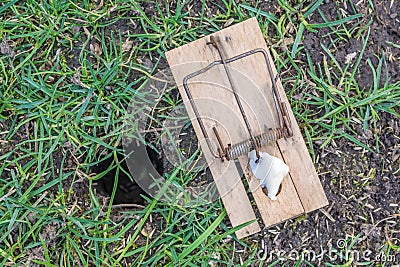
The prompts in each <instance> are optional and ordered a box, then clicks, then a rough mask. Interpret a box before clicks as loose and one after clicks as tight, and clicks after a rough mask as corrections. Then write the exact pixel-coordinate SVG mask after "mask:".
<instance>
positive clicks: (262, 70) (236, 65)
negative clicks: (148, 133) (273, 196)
mask: <svg viewBox="0 0 400 267" xmlns="http://www.w3.org/2000/svg"><path fill="white" fill-rule="evenodd" d="M212 35H213V36H214V37H215V38H217V39H218V41H219V45H220V46H221V47H223V49H224V52H225V54H226V55H225V56H226V58H232V57H234V56H237V55H239V54H242V53H245V52H247V51H250V50H253V49H257V48H263V49H265V50H267V51H268V47H267V45H266V43H265V41H264V38H263V35H262V33H261V30H260V28H259V26H258V23H257V20H256V19H255V18H252V19H249V20H246V21H244V22H242V23H239V24H236V25H233V26H231V27H229V28H226V29H223V30H221V31H218V32H216V33H214V34H212ZM209 42H210V37H209V36H206V37H203V38H201V39H198V40H196V41H194V42H191V43H189V44H187V45H183V46H181V47H179V48H176V49H174V50H171V51H169V52H167V53H166V57H167V60H168V63H169V65H170V67H171V70H172V73H173V75H174V78H175V81H176V83H177V85H178V88H179V91H180V94H181V96H182V98H183V100H184V103H185V106H186V109H187V111H188V114H189V117H190V119H191V121H192V124H193V127H194V129H195V132H196V135H197V137H198V139H199V141H200V146H201V148H202V151H203V153H204V156H205V158H206V160H207V163H208V166H209V168H210V171H211V173H212V175H213V178H214V181H215V183H216V186H217V188H218V191H219V193H220V195H221V198H222V201H223V203H224V206H225V208H226V210H227V213H228V215H229V218H230V221H231V224H232V226H233V227H235V226H238V225H240V224H243V223H246V222H249V221H253V220H254V222H253V223H251V224H249V225H247V226H246V227H244V228H242V229H240V230H238V231H237V232H236V235H237V236H238V238H243V237H245V236H248V235H251V234H254V233H257V232H259V231H260V226H259V224H258V222H257V220H256V215H255V213H254V210H253V207H252V204H251V202H250V200H249V198H248V195H247V193H246V189H245V185H244V184H243V182H242V180H241V175H240V171H239V170H238V167H237V166H236V164H235V161H234V160H229V161H228V160H224V161H222V160H221V159H219V158H215V157H214V155H212V153H211V151H210V149H209V147H208V146H207V145H206V143H205V142H204V135H203V134H202V131H201V129H200V125H199V123H198V121H197V120H196V116H195V114H194V111H193V108H192V106H191V105H190V103H189V101H188V97H187V94H186V93H185V90H184V87H183V85H182V83H183V79H184V77H185V76H187V75H188V74H190V73H193V72H196V71H198V70H199V69H202V68H204V67H206V66H207V65H209V64H210V63H212V62H214V61H218V60H220V55H219V54H218V51H216V50H215V49H213V48H212V47H211V46H210V44H208V43H209ZM268 56H269V57H270V55H269V54H268ZM270 62H273V61H272V58H271V57H270ZM229 68H230V69H231V73H233V74H232V78H233V81H234V83H235V85H236V87H237V91H238V95H239V96H240V98H241V100H242V102H243V106H244V111H245V113H246V115H247V116H248V118H249V122H250V124H251V126H252V130H253V132H254V134H255V135H259V134H262V133H263V132H265V131H266V130H268V129H270V128H275V127H279V125H278V122H279V120H278V118H277V114H276V110H275V106H274V105H275V103H274V96H273V93H272V90H271V88H272V82H271V77H270V76H269V73H268V71H266V70H267V66H266V62H265V60H264V59H263V57H262V56H260V55H251V56H248V57H246V58H243V59H241V60H237V61H234V62H232V63H229ZM272 69H273V77H274V78H275V79H276V81H277V89H278V91H279V94H280V96H281V98H282V101H284V102H285V103H286V107H287V109H288V114H289V117H290V121H291V127H292V130H293V136H292V137H290V138H281V139H279V140H278V141H276V142H273V143H269V144H268V145H266V146H264V147H262V148H261V151H265V152H268V153H269V154H271V155H274V156H276V157H280V158H282V159H283V160H284V162H285V163H286V164H287V165H288V166H289V168H290V172H289V175H287V176H286V177H285V178H284V180H283V182H282V188H281V192H280V193H279V195H278V199H277V200H276V201H272V200H270V199H269V198H268V197H267V196H266V195H265V193H264V192H263V191H262V189H261V187H260V182H259V180H258V179H256V178H255V177H254V176H253V174H252V172H251V170H250V169H249V167H248V157H247V154H246V155H244V156H241V157H239V158H238V162H239V164H240V166H241V168H242V170H243V171H244V174H245V177H246V179H247V182H248V185H246V186H248V188H249V189H250V191H251V192H252V195H253V197H254V200H255V204H256V207H254V208H256V209H258V211H259V213H260V215H261V218H262V220H263V223H264V226H265V227H270V226H272V225H274V224H277V223H279V222H282V221H284V220H287V219H290V218H293V217H296V216H299V215H301V214H304V213H307V212H310V211H312V210H316V209H319V208H321V207H323V206H326V205H327V204H328V200H327V198H326V196H325V192H324V190H323V188H322V186H321V183H320V180H319V178H318V175H317V173H316V170H315V168H314V165H313V162H312V160H311V157H310V155H309V153H308V150H307V147H306V144H305V142H304V140H303V138H302V135H301V132H300V129H299V127H298V125H297V123H296V120H295V117H294V115H293V112H292V110H291V109H290V104H289V102H288V100H287V97H286V94H285V92H284V90H283V87H282V84H281V82H280V81H279V79H278V76H277V72H276V69H275V67H274V66H273V64H272ZM189 88H190V92H191V94H192V97H193V99H194V102H195V103H196V106H197V108H198V111H199V114H200V117H201V119H202V121H203V123H204V126H205V128H206V131H207V133H208V136H209V138H210V139H211V142H212V143H213V144H214V146H215V148H217V147H218V140H217V138H216V137H215V134H214V133H213V130H212V128H213V127H215V128H216V129H218V132H219V133H220V136H221V140H222V142H223V143H224V144H237V143H239V142H242V141H244V140H248V139H249V133H248V131H247V130H246V126H245V123H244V121H243V119H242V117H241V112H240V110H239V107H238V106H237V103H236V102H235V97H234V95H233V93H232V90H231V88H230V83H229V80H228V78H227V74H226V72H225V70H224V69H223V66H222V65H219V66H216V67H213V68H211V69H210V70H208V71H207V72H204V73H202V74H201V75H198V76H196V77H194V78H193V79H191V81H190V83H189ZM236 162H237V161H236ZM239 169H240V168H239Z"/></svg>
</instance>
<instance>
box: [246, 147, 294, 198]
mask: <svg viewBox="0 0 400 267" xmlns="http://www.w3.org/2000/svg"><path fill="white" fill-rule="evenodd" d="M248 157H249V159H250V162H249V164H250V168H251V171H252V172H253V174H254V176H255V177H256V178H257V179H259V180H260V183H261V187H262V188H265V187H266V188H267V190H268V197H269V198H270V199H271V200H276V199H277V198H276V194H278V190H279V186H280V185H281V183H282V180H283V178H284V177H285V176H286V175H287V174H288V172H289V167H288V166H287V165H286V164H285V163H284V162H283V161H282V160H281V159H280V158H277V157H274V156H271V155H270V154H268V153H266V152H260V159H259V160H258V161H257V156H256V151H255V150H252V151H250V152H249V154H248Z"/></svg>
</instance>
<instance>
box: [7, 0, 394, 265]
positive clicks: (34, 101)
mask: <svg viewBox="0 0 400 267" xmlns="http://www.w3.org/2000/svg"><path fill="white" fill-rule="evenodd" d="M250 17H256V18H257V20H258V22H259V25H260V27H261V29H262V31H263V34H264V37H265V40H266V42H267V44H268V45H269V46H270V52H271V54H272V56H273V58H274V63H275V65H276V66H277V69H278V72H280V74H281V79H282V82H283V85H284V88H285V90H286V93H287V95H288V98H289V99H290V101H291V105H292V109H293V111H294V113H295V115H296V118H297V121H298V123H299V125H300V128H301V130H302V132H303V135H304V138H305V140H306V142H307V146H308V149H309V151H310V154H311V155H312V157H313V160H314V162H315V166H316V168H317V171H318V173H319V174H320V179H321V181H322V184H323V187H324V189H325V191H326V193H327V196H328V200H329V203H330V205H329V206H327V207H326V208H325V209H323V210H320V211H315V212H312V213H310V214H308V215H306V216H301V217H299V218H296V219H293V220H289V221H286V222H284V223H281V224H279V225H276V226H274V227H272V228H269V229H264V230H263V231H262V232H261V233H260V234H258V235H254V236H252V237H249V238H245V239H243V240H238V239H237V238H236V237H235V236H234V234H233V231H232V229H231V227H230V224H229V220H228V218H227V215H226V212H225V210H224V208H223V205H222V203H221V201H219V200H218V201H215V202H214V203H210V204H209V205H202V206H197V207H180V206H178V205H172V204H168V203H163V202H158V201H156V200H153V199H152V198H147V199H146V201H144V203H142V204H139V205H121V204H118V205H112V204H113V203H114V204H115V203H123V202H126V200H125V199H121V194H120V193H118V190H117V187H114V181H115V179H114V178H115V176H117V177H120V180H125V181H126V180H127V179H128V180H129V173H127V172H126V170H125V169H126V168H124V164H123V160H121V158H120V159H118V155H117V154H118V152H121V147H120V146H121V136H122V133H123V131H124V129H123V116H124V114H125V113H126V109H127V106H128V105H129V103H130V102H131V101H132V100H135V101H140V100H141V99H143V95H142V94H143V92H142V91H141V89H143V88H144V85H145V83H146V81H147V80H148V79H149V77H151V75H153V74H154V73H157V72H158V71H159V70H163V69H165V68H166V67H167V66H168V65H167V63H166V60H165V56H164V53H165V52H166V51H168V50H170V49H173V48H175V47H178V46H180V45H183V44H185V43H188V42H190V41H193V40H196V39H197V38H199V37H201V36H204V35H207V34H210V33H212V32H215V31H218V30H220V29H221V28H223V27H227V26H229V25H230V24H234V23H237V22H241V21H243V20H245V19H247V18H250ZM0 33H1V37H0V38H1V43H0V162H1V165H0V203H1V205H0V233H1V234H0V262H1V264H0V265H1V266H236V265H238V266H239V265H241V266H250V265H253V266H320V265H322V266H355V265H363V266H395V265H396V264H399V263H400V234H399V231H400V229H399V216H400V215H399V214H400V206H399V203H400V189H399V177H400V166H399V161H400V125H399V124H400V120H399V116H400V115H399V112H400V42H399V40H400V4H399V2H398V1H396V0H388V1H383V0H381V1H379V0H359V1H350V0H346V1H345V0H338V1H322V0H318V1H313V2H309V1H302V0H290V1H285V0H279V1H268V2H267V1H265V2H264V1H231V0H220V1H185V2H183V1H166V2H164V1H158V2H157V1H136V0H131V1H128V0H115V1H107V0H105V1H103V0H101V1H96V2H95V1H86V0H84V1H80V2H77V1H49V0H43V1H33V0H27V1H17V0H11V1H0ZM162 103H163V104H162V105H161V107H162V108H161V109H162V110H163V111H165V110H169V109H172V108H174V107H176V106H177V105H180V104H181V100H180V98H179V96H178V94H177V93H176V92H171V93H170V94H168V95H165V96H164V97H163V99H162ZM163 115H164V113H163V112H159V113H157V116H159V117H155V118H153V119H154V120H155V121H156V120H162V118H163ZM164 118H165V116H164ZM187 131H188V132H189V133H190V132H192V131H191V129H190V127H189V129H188V130H187ZM192 135H193V134H192ZM160 136H162V133H160V134H158V135H151V136H147V141H149V142H150V143H151V144H152V145H153V146H154V147H157V146H158V144H159V142H160ZM190 145H192V144H191V142H186V143H185V144H184V146H186V147H187V146H190ZM154 152H155V150H153V151H152V154H153V161H154V164H155V165H157V168H158V169H159V170H160V172H163V173H164V175H165V176H167V177H169V178H170V179H171V180H176V181H177V182H181V181H187V180H190V179H188V177H189V174H187V173H182V172H179V171H176V170H175V169H173V168H170V167H167V166H164V165H163V164H162V162H163V154H162V153H165V151H164V152H161V155H157V153H154ZM98 166H103V167H104V166H105V167H104V168H103V169H102V170H99V169H98ZM96 168H97V169H96ZM94 170H96V171H94ZM104 177H106V178H107V177H108V178H107V179H104ZM189 178H190V177H189ZM104 183H106V185H104ZM107 183H108V184H107ZM109 183H111V184H112V185H111V186H110V184H109ZM99 184H100V185H101V184H103V186H102V187H101V186H100V187H99ZM107 188H108V189H107ZM110 188H111V189H110ZM128 201H129V200H128Z"/></svg>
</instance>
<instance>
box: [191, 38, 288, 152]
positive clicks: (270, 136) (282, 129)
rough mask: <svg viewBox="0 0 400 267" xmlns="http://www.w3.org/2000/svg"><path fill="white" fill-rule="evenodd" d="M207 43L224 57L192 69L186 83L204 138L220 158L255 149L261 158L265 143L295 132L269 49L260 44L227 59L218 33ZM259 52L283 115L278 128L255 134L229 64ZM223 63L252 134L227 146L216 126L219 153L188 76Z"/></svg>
mask: <svg viewBox="0 0 400 267" xmlns="http://www.w3.org/2000/svg"><path fill="white" fill-rule="evenodd" d="M207 44H211V45H212V46H213V47H214V48H216V49H217V51H218V54H219V56H220V58H221V60H217V61H214V62H212V63H211V64H209V65H208V66H206V67H205V68H202V69H200V70H198V71H196V72H193V73H190V74H189V75H187V76H185V77H184V78H183V87H184V89H185V92H186V95H187V97H188V99H189V102H190V105H191V106H192V109H193V111H194V113H195V116H196V119H197V122H198V123H199V126H200V130H201V132H202V134H203V135H204V138H205V140H206V143H207V146H208V148H209V150H210V152H211V153H212V154H213V156H214V157H216V158H220V159H222V160H223V159H224V158H226V159H227V160H232V159H236V158H238V157H240V156H242V155H244V154H246V153H248V152H250V151H251V150H256V155H257V157H258V158H260V155H259V149H260V148H261V147H262V146H263V145H265V144H267V143H269V142H274V141H276V140H278V139H280V138H283V137H285V138H288V137H291V136H293V131H292V128H291V123H290V119H289V115H288V112H287V107H286V104H285V102H283V101H282V100H281V97H280V95H279V92H278V90H277V85H276V80H277V78H278V77H277V76H276V77H275V78H273V71H272V67H271V63H270V60H269V57H268V53H267V51H265V50H264V49H262V48H257V49H254V50H250V51H248V52H245V53H242V54H240V55H237V56H234V57H232V58H228V59H225V54H224V52H223V50H222V49H221V47H220V46H219V45H218V40H217V39H216V38H215V37H214V36H210V41H209V42H207ZM257 53H262V54H263V56H264V59H265V62H266V64H267V68H268V73H269V76H270V77H271V84H272V93H273V97H274V103H275V109H276V112H277V114H278V118H279V127H278V128H275V129H270V130H268V131H267V132H265V133H262V134H260V135H258V136H254V134H253V131H252V129H251V126H250V123H249V121H248V119H247V116H246V114H245V112H244V109H243V106H242V103H241V101H240V97H239V95H238V93H237V90H236V87H235V85H234V82H233V79H232V76H231V74H230V72H229V69H228V66H227V64H229V63H231V62H234V61H236V60H239V59H242V58H245V57H248V56H251V55H253V54H257ZM221 64H222V65H223V66H224V70H225V72H226V74H227V77H228V80H229V83H230V86H231V89H232V93H233V94H234V96H235V100H236V103H237V105H238V107H239V109H240V113H241V115H242V118H243V120H244V122H245V124H246V128H247V131H248V133H249V135H250V139H249V140H246V141H243V142H240V143H238V144H234V145H229V146H227V147H226V146H224V145H223V143H222V140H221V138H220V136H219V134H218V131H217V129H216V128H215V127H213V132H214V134H215V136H216V137H217V140H218V144H219V148H218V149H217V151H218V153H215V152H214V149H213V146H212V144H211V141H210V138H209V136H208V134H207V131H206V129H205V126H204V123H203V121H202V120H201V118H200V113H199V111H198V109H197V107H196V104H195V102H194V99H193V97H192V94H191V93H190V90H189V87H188V80H189V79H192V78H194V77H196V76H198V75H200V74H202V73H205V72H207V71H208V70H210V69H211V68H213V67H215V66H218V65H221Z"/></svg>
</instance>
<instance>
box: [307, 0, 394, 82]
mask: <svg viewBox="0 0 400 267" xmlns="http://www.w3.org/2000/svg"><path fill="white" fill-rule="evenodd" d="M374 3H375V5H374V8H375V11H372V10H370V9H369V7H368V1H353V2H351V1H345V2H344V4H338V2H335V1H327V2H326V4H323V5H321V6H320V9H321V10H322V12H323V14H324V15H325V17H326V19H327V20H328V21H335V20H337V19H338V15H339V14H338V10H339V9H341V10H343V11H344V12H345V13H347V14H349V15H350V14H363V15H364V17H362V18H361V19H359V20H358V21H359V22H360V24H359V26H358V28H357V31H360V30H361V29H362V28H363V27H365V26H366V25H367V24H369V22H370V21H372V23H371V32H370V37H369V39H368V42H367V46H366V49H365V53H364V55H363V57H362V60H361V64H360V66H359V68H358V71H357V73H356V77H355V78H356V80H357V81H358V84H359V86H360V88H366V89H369V88H370V87H371V85H373V76H372V70H371V68H370V66H369V65H368V64H367V60H371V62H372V64H373V65H374V66H377V65H378V60H379V58H380V57H381V56H382V55H383V53H384V55H385V58H386V65H385V66H384V68H383V72H382V73H383V75H382V78H381V84H380V86H383V84H384V82H385V78H386V74H385V72H386V71H387V74H388V77H390V78H391V81H399V80H400V64H399V58H400V49H399V48H398V47H397V48H396V47H394V46H393V44H397V43H398V40H399V38H400V6H399V4H398V3H394V2H393V1H374ZM338 8H339V9H338ZM358 21H355V22H351V23H347V24H346V25H345V26H346V27H348V28H351V26H352V25H355V24H356V23H358ZM310 22H311V23H324V22H325V21H324V20H323V18H322V17H321V15H320V14H319V13H318V12H314V14H313V15H312V16H311V21H310ZM335 29H339V30H340V29H341V27H340V26H339V27H335ZM357 31H355V33H357ZM366 33H367V30H366V31H365V32H364V33H363V35H366ZM335 38H337V37H336V36H335V35H333V34H332V30H331V29H330V28H322V29H319V30H318V32H316V33H312V32H307V31H306V33H305V34H304V40H303V44H304V48H305V51H307V52H309V53H310V55H311V58H312V60H313V63H322V62H323V60H324V57H325V58H326V59H327V60H328V62H330V61H329V56H328V55H327V54H326V53H325V52H324V51H323V50H322V49H321V46H320V44H321V43H322V44H323V45H325V46H326V47H327V48H329V49H330V52H331V53H332V54H333V55H334V57H335V59H336V60H337V61H338V63H339V64H340V66H342V68H343V67H344V66H345V65H346V64H347V62H348V61H349V56H351V55H352V54H353V53H354V54H353V56H354V57H353V59H352V60H350V62H351V64H352V66H354V64H355V62H356V59H357V58H358V56H359V55H360V52H361V50H362V48H363V43H362V39H361V37H358V38H354V37H350V38H348V39H346V40H339V41H337V42H334V44H332V43H333V42H332V41H333V39H335ZM300 58H301V59H303V60H304V62H306V58H305V56H303V57H300ZM329 64H332V62H330V63H329ZM333 67H335V66H333Z"/></svg>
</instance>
